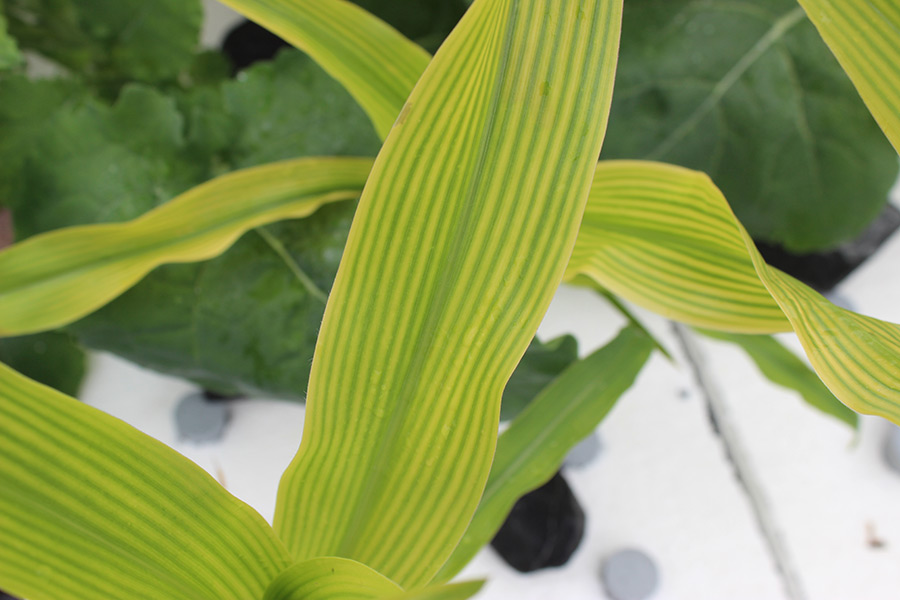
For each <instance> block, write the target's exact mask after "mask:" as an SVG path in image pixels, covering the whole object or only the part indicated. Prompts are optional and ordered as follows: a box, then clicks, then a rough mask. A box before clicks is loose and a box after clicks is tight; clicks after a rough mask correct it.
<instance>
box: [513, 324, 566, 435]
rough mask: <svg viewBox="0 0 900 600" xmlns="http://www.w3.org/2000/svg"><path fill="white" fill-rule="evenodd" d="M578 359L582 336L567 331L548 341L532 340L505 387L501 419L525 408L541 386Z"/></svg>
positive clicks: (544, 385)
mask: <svg viewBox="0 0 900 600" xmlns="http://www.w3.org/2000/svg"><path fill="white" fill-rule="evenodd" d="M577 360H578V340H576V339H575V338H574V337H572V336H571V335H563V336H560V337H558V338H555V339H552V340H550V341H549V342H547V343H543V342H541V341H540V340H539V339H538V338H534V339H533V340H531V344H529V346H528V350H526V351H525V355H524V356H522V360H520V361H519V365H518V366H517V367H516V370H515V371H514V372H513V374H512V377H510V378H509V381H508V382H506V388H504V390H503V403H502V404H501V405H500V420H501V421H508V420H509V419H512V418H514V417H515V416H516V415H518V414H519V413H520V412H522V410H523V409H525V407H527V406H528V404H529V403H530V402H531V401H532V400H534V398H535V396H537V395H538V394H539V393H540V392H541V390H543V389H544V388H545V387H547V386H548V385H549V384H550V382H552V381H553V380H554V379H556V377H558V376H559V374H560V373H562V372H563V371H565V370H566V368H567V367H568V366H569V365H571V364H572V363H573V362H575V361H577Z"/></svg>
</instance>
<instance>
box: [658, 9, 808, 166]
mask: <svg viewBox="0 0 900 600" xmlns="http://www.w3.org/2000/svg"><path fill="white" fill-rule="evenodd" d="M805 17H806V13H805V12H804V11H803V8H802V7H799V6H798V7H796V8H794V9H792V10H791V11H790V12H787V13H785V14H784V15H782V16H781V17H779V18H778V20H776V21H775V22H774V23H773V24H772V26H771V27H770V28H769V29H768V31H766V33H765V34H764V35H763V36H762V37H761V38H759V40H758V41H757V42H756V44H754V45H753V47H752V48H750V49H749V50H748V51H747V52H745V53H744V55H743V56H741V58H740V59H739V60H738V61H737V62H736V63H735V64H734V66H732V67H731V69H729V70H728V72H727V73H725V75H723V76H722V78H721V79H719V81H718V82H716V84H715V85H714V86H713V89H712V92H710V94H709V96H707V97H706V99H705V100H704V101H703V102H702V103H701V104H700V105H699V106H698V107H697V108H696V109H694V112H692V113H691V114H690V116H688V117H687V118H686V119H685V120H684V121H682V122H681V124H680V125H679V126H678V127H676V128H675V130H674V131H672V133H670V134H669V135H668V137H666V139H664V140H663V141H662V142H660V143H659V144H657V145H656V147H655V148H653V150H651V151H650V152H649V153H647V154H646V155H645V156H644V158H645V159H647V160H660V159H661V158H662V157H664V156H665V155H666V154H668V153H669V152H670V151H671V150H672V149H673V148H674V147H675V146H676V145H677V144H678V143H679V142H681V141H682V140H684V138H685V137H687V135H688V134H689V133H690V132H691V131H693V130H694V129H695V128H696V127H697V124H698V123H699V122H700V120H701V119H703V118H704V117H705V116H706V115H707V114H708V113H709V112H710V111H711V110H712V109H713V108H715V107H716V106H717V105H718V104H719V102H720V101H721V100H722V98H723V97H724V96H725V94H727V93H728V92H729V90H731V88H732V87H733V86H734V84H735V83H737V81H738V80H739V79H740V78H741V77H742V76H743V75H744V73H746V72H747V70H748V69H749V68H750V67H752V66H753V65H754V63H756V61H757V60H759V58H760V57H761V56H762V55H763V54H765V53H766V52H767V51H768V50H769V49H770V48H771V47H772V46H773V45H774V44H775V43H776V42H778V41H779V40H780V39H781V38H783V37H784V36H785V34H787V32H789V31H790V30H791V29H793V27H794V26H796V25H797V24H798V23H800V22H801V21H803V20H804V18H805Z"/></svg>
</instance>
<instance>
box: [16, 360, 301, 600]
mask: <svg viewBox="0 0 900 600" xmlns="http://www.w3.org/2000/svg"><path fill="white" fill-rule="evenodd" d="M0 456H2V457H3V460H0V536H2V539H3V543H2V544H0V581H2V582H3V588H4V590H5V591H7V592H9V593H11V594H15V595H17V596H22V597H25V598H29V599H30V600H85V599H86V598H90V599H92V600H121V599H122V598H128V599H129V600H156V599H159V598H166V599H167V600H229V599H230V600H247V599H249V598H261V597H262V596H263V593H264V592H265V589H266V587H267V586H268V584H269V582H270V581H271V580H272V579H274V578H275V577H276V576H277V575H278V573H280V572H281V571H282V570H284V569H285V568H287V566H288V565H289V564H290V563H291V562H292V561H291V557H290V555H289V554H288V553H287V551H286V550H285V548H284V546H283V545H282V543H281V541H279V540H278V539H277V538H276V537H275V534H274V532H273V531H272V528H271V527H269V525H268V524H267V523H266V522H265V521H264V520H263V518H262V517H261V516H259V514H257V513H256V512H255V511H254V510H253V509H252V508H250V507H249V506H247V505H246V504H244V503H243V502H241V501H240V500H238V499H237V498H235V497H234V496H231V495H230V494H229V493H228V492H226V491H225V489H224V488H222V486H220V485H219V484H218V483H216V481H215V480H214V479H213V478H212V477H210V476H209V474H207V473H206V472H205V471H203V470H202V469H201V468H200V467H198V466H197V465H195V464H194V463H192V462H191V461H189V460H188V459H186V458H184V457H183V456H181V455H180V454H179V453H177V452H175V451H174V450H172V449H171V448H169V447H168V446H165V445H164V444H161V443H160V442H158V441H156V440H154V439H153V438H151V437H149V436H147V435H144V434H143V433H141V432H139V431H137V430H136V429H134V428H132V427H131V426H129V425H126V424H125V423H123V422H121V421H119V420H118V419H115V418H113V417H111V416H109V415H106V414H104V413H102V412H100V411H98V410H96V409H94V408H91V407H90V406H87V405H85V404H82V403H81V402H78V401H77V400H75V399H73V398H69V397H67V396H65V395H63V394H60V393H58V392H55V391H54V390H51V389H50V388H47V387H44V386H42V385H39V384H37V383H35V382H33V381H31V380H29V379H28V378H26V377H23V376H22V375H19V374H18V373H16V372H15V371H13V370H12V369H10V368H9V367H7V366H5V365H2V364H0Z"/></svg>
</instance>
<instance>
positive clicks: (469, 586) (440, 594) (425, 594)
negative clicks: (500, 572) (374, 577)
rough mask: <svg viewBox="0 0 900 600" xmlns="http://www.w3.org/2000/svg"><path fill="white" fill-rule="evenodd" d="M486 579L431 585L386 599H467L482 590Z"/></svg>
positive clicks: (386, 599)
mask: <svg viewBox="0 0 900 600" xmlns="http://www.w3.org/2000/svg"><path fill="white" fill-rule="evenodd" d="M483 585H484V581H463V582H461V583H451V584H447V585H429V586H426V587H424V588H422V589H420V590H415V591H412V592H403V593H402V594H398V595H396V596H390V597H387V598H385V599H384V600H466V598H471V597H472V596H474V595H475V594H477V593H478V592H479V590H481V587H482V586H483Z"/></svg>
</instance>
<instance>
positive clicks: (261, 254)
mask: <svg viewBox="0 0 900 600" xmlns="http://www.w3.org/2000/svg"><path fill="white" fill-rule="evenodd" d="M70 87H71V86H70V85H64V84H63V83H61V82H59V83H53V84H50V83H49V82H26V81H24V80H22V81H19V82H17V85H16V86H14V87H11V88H5V87H3V86H0V111H3V110H4V108H6V109H7V110H8V112H10V113H11V114H10V116H9V118H8V119H7V120H6V121H4V122H2V123H0V127H3V126H5V125H6V124H10V126H15V127H18V129H13V130H12V131H13V132H20V134H18V133H17V134H16V137H15V138H14V139H13V140H10V143H9V145H8V146H7V145H6V140H5V139H4V138H3V137H0V152H4V154H3V156H10V157H15V149H14V147H13V146H14V143H16V142H17V141H21V140H26V139H29V136H32V137H36V138H37V139H38V140H40V141H41V148H46V149H47V150H46V153H47V154H48V155H52V156H53V157H54V160H53V161H52V162H41V161H39V160H38V156H39V155H38V153H37V151H36V150H35V151H33V152H31V153H29V154H27V161H24V160H23V161H21V162H25V163H27V164H28V165H29V167H28V168H27V169H23V168H19V169H14V168H13V166H12V165H10V168H9V170H8V171H4V169H5V167H6V165H5V164H4V162H3V161H0V172H4V173H8V178H5V179H4V178H0V186H2V185H4V184H9V185H10V187H15V188H16V189H18V190H20V191H19V192H18V193H16V194H14V197H15V198H17V199H18V202H17V206H18V209H17V219H16V220H17V225H18V229H19V235H20V237H22V236H24V235H27V234H31V233H35V232H38V231H44V230H47V229H52V228H56V227H60V226H63V225H73V224H81V223H91V222H97V221H108V220H124V219H129V218H133V217H136V216H139V215H140V214H142V213H143V212H144V211H146V210H148V209H149V208H151V207H153V206H155V205H156V204H157V203H158V202H161V201H164V200H168V198H170V197H172V196H174V195H175V194H177V193H180V192H181V191H183V190H184V189H185V188H187V187H189V186H190V185H192V184H194V183H198V182H199V181H202V180H203V179H205V178H207V177H209V176H210V175H211V174H213V173H216V172H219V171H222V170H225V169H230V168H233V167H240V166H249V165H254V164H257V163H263V162H268V161H271V160H278V159H282V158H286V157H291V156H296V155H304V154H311V155H315V154H322V155H345V154H369V153H371V154H374V153H375V151H376V150H377V148H378V139H377V137H376V136H375V134H374V132H373V131H372V128H371V125H370V124H369V123H368V120H367V119H366V117H365V115H364V114H363V113H362V111H361V110H359V108H358V107H356V105H355V103H354V102H353V100H352V99H351V98H350V97H349V95H348V94H347V93H346V92H344V91H343V90H342V89H341V88H340V86H339V85H338V84H337V83H335V82H334V81H333V80H332V79H331V78H330V77H328V76H327V75H326V74H325V73H324V72H322V71H321V69H319V68H318V67H316V66H315V65H314V64H313V63H312V62H311V61H310V60H309V59H308V58H305V57H304V56H302V55H301V54H300V53H299V52H297V51H289V52H284V53H282V54H281V55H279V57H278V58H277V59H276V60H275V61H273V62H272V63H271V64H262V65H258V66H255V67H253V68H251V69H249V70H247V71H246V72H245V73H244V74H243V75H242V76H241V77H240V79H239V80H238V81H234V82H228V83H225V84H224V85H222V86H220V87H203V88H197V89H194V90H191V91H190V92H188V93H187V94H185V95H179V96H176V97H175V103H174V104H173V101H172V100H170V99H168V98H166V97H164V96H162V95H161V94H159V93H158V92H155V91H152V90H149V89H148V88H143V87H134V88H126V93H125V95H124V96H123V98H122V99H121V100H120V101H119V103H117V104H116V105H114V106H113V107H112V108H111V109H109V108H105V107H104V105H102V104H100V103H97V102H95V101H91V102H89V103H88V105H87V106H84V103H82V104H79V103H77V102H74V103H70V104H66V103H64V102H63V101H62V99H63V98H64V97H65V94H66V93H68V89H69V88H70ZM76 89H77V88H76ZM4 93H8V95H7V96H5V98H8V102H3V101H2V99H3V98H4ZM132 96H134V97H135V98H134V100H141V102H135V101H134V100H132V99H131V97H132ZM57 103H58V104H60V105H61V106H60V107H59V108H57V107H56V106H55V104H57ZM128 103H131V104H132V105H134V108H133V109H129V110H124V108H123V107H122V106H121V105H123V104H125V105H126V107H127V104H128ZM29 106H36V107H37V108H36V109H35V110H29V109H28V107H29ZM54 110H56V114H54ZM139 113H143V116H142V118H141V119H137V118H135V117H136V115H137V114H139ZM48 114H49V115H51V116H50V118H49V119H48V118H47V115H48ZM0 115H2V112H0ZM0 118H2V117H0ZM132 118H134V120H135V121H136V122H134V123H133V122H132ZM48 121H49V123H48ZM60 122H62V123H68V124H69V126H68V127H65V128H61V127H54V124H55V123H60ZM73 123H74V124H73ZM176 125H177V126H176ZM114 126H115V127H116V129H115V130H114V129H113V127H114ZM35 128H38V129H39V131H38V132H35V131H34V129H35ZM4 131H10V129H4ZM129 137H131V138H133V140H131V141H128V138H129ZM123 140H124V141H123ZM126 141H127V142H128V143H129V144H132V145H131V146H128V145H125V144H126ZM7 149H8V150H9V153H8V154H7V153H6V150H7ZM111 157H118V158H111ZM111 160H115V161H118V162H116V163H115V168H116V171H117V173H118V177H109V176H106V172H107V171H108V169H109V168H110V165H111V164H113V163H111V162H109V161H111ZM7 164H8V163H7ZM94 175H98V176H94ZM99 175H102V176H99ZM353 209H354V205H353V204H352V203H346V205H343V206H335V207H333V208H329V209H326V210H325V211H324V212H323V213H322V214H321V215H316V216H313V217H312V218H311V219H310V220H309V221H308V222H291V223H282V224H278V225H273V226H270V227H269V231H270V232H271V233H272V234H273V235H274V237H275V238H276V240H277V241H278V242H280V244H281V245H283V246H284V248H285V249H286V251H287V253H288V254H289V255H290V260H289V261H286V260H284V259H283V258H282V257H280V256H279V255H278V254H277V253H276V252H275V251H273V249H272V248H271V246H270V245H269V244H267V243H265V240H264V239H262V238H261V237H260V236H259V235H258V234H256V233H251V234H249V235H247V236H245V237H244V238H242V239H241V240H239V241H238V242H237V243H236V245H235V247H234V248H233V249H231V250H229V251H228V252H227V253H226V254H224V255H223V256H222V257H219V258H217V259H215V260H213V261H211V262H209V263H205V264H203V265H178V266H168V267H162V268H160V269H158V270H157V271H155V272H154V273H151V274H150V275H149V276H148V277H147V278H146V279H145V280H144V281H143V282H141V283H140V284H138V286H137V288H136V289H135V290H133V291H131V292H129V293H128V294H126V295H125V297H123V298H121V299H120V300H117V301H114V302H113V303H112V305H111V306H110V307H108V308H106V309H104V310H101V311H100V312H99V313H97V314H95V315H92V316H91V317H89V318H88V319H87V320H85V321H83V322H79V323H76V324H74V325H73V327H72V329H71V330H72V331H73V332H74V333H76V334H77V335H78V336H79V338H80V339H81V340H82V341H83V342H84V343H85V344H86V345H87V346H90V347H93V348H97V349H102V350H108V351H112V352H116V353H118V354H121V355H123V356H125V357H127V358H129V359H130V360H133V361H135V362H137V363H139V364H142V365H145V366H149V367H152V368H155V369H157V370H160V371H163V372H167V373H171V374H175V375H180V376H184V377H188V378H190V379H193V380H194V381H197V382H199V383H201V384H202V385H205V386H208V387H209V388H211V389H215V390H217V391H221V392H223V393H253V394H259V393H264V394H268V395H273V394H274V395H279V396H285V397H292V398H298V399H300V398H302V397H303V393H304V390H305V389H306V381H307V376H308V371H309V364H310V362H311V359H312V351H313V348H314V344H315V335H316V332H317V330H318V325H319V323H321V317H322V312H323V310H324V303H323V302H322V300H321V298H320V296H321V294H319V293H316V292H315V291H313V292H310V288H311V287H312V288H318V289H319V290H322V291H323V292H327V291H328V289H330V287H331V281H332V280H333V277H334V273H335V271H336V269H337V263H338V261H339V260H340V255H341V252H342V250H343V244H344V241H345V240H346V236H347V232H348V230H349V223H350V220H351V218H352V214H353ZM304 221H305V220H304ZM290 263H296V267H297V268H299V269H300V270H302V271H303V272H304V273H305V274H307V275H308V277H309V279H310V280H311V283H312V286H310V285H306V284H305V283H304V282H303V281H301V280H300V279H298V277H297V276H296V274H295V269H294V266H295V265H291V264H290ZM235 323H239V324H241V326H235ZM284 331H292V332H294V334H293V335H291V336H286V335H283V332H284Z"/></svg>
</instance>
